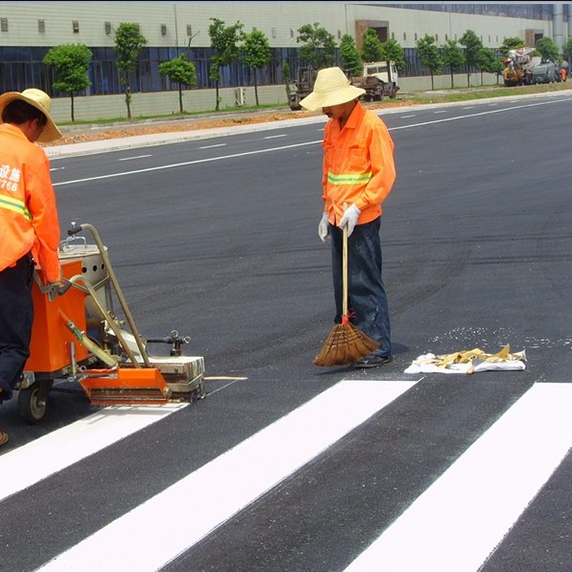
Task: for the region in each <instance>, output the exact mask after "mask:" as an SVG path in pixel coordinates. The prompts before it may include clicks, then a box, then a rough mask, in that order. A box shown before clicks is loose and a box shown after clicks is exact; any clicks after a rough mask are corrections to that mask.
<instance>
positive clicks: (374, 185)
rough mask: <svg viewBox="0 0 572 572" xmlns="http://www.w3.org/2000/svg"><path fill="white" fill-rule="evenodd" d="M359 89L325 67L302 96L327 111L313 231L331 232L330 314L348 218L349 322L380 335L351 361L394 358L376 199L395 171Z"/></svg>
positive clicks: (388, 144)
mask: <svg viewBox="0 0 572 572" xmlns="http://www.w3.org/2000/svg"><path fill="white" fill-rule="evenodd" d="M364 93H365V90H363V89H361V88H357V87H355V86H353V85H352V84H351V82H350V81H349V80H348V78H347V77H346V76H345V74H344V72H343V71H342V70H341V69H340V68H339V67H331V68H325V69H322V70H320V71H319V72H318V75H317V77H316V82H315V84H314V89H313V91H312V93H310V95H308V96H307V97H305V98H304V99H303V100H302V101H301V102H300V104H301V105H302V106H303V107H305V108H306V109H309V110H311V111H316V110H318V109H321V110H322V112H323V113H324V114H325V115H326V116H327V117H328V118H329V121H328V122H327V123H326V126H325V130H324V141H323V148H324V157H323V177H322V187H323V195H322V198H323V200H324V210H323V214H322V217H321V220H320V222H319V225H318V235H319V237H320V238H321V240H322V241H323V242H327V240H328V238H329V237H330V236H331V237H332V241H331V244H332V275H333V282H334V297H335V301H336V316H335V319H334V321H335V323H340V322H341V317H342V248H343V233H342V229H343V228H344V227H345V226H346V225H347V231H348V236H349V239H348V242H349V263H348V274H349V279H348V308H349V309H350V316H351V321H352V322H353V323H354V324H355V326H356V327H357V328H359V329H360V330H361V331H362V332H363V333H364V334H366V335H367V336H368V337H370V338H371V339H373V340H375V341H377V342H379V348H378V349H377V350H375V351H374V352H373V353H371V354H370V355H368V356H366V357H365V358H363V359H361V360H359V361H358V362H356V363H355V364H354V366H355V367H357V368H371V367H378V366H380V365H383V364H385V363H388V362H390V361H391V360H392V349H391V329H390V319H389V309H388V302H387V295H386V292H385V287H384V284H383V280H382V256H381V241H380V236H379V231H380V227H381V213H382V209H381V204H382V203H383V201H384V200H385V199H386V198H387V196H388V195H389V193H390V192H391V189H392V187H393V183H394V181H395V177H396V172H395V162H394V154H393V153H394V143H393V140H392V138H391V136H390V134H389V131H388V129H387V127H386V125H385V123H384V122H383V121H382V120H381V119H380V118H379V117H378V116H377V115H376V114H375V113H373V112H372V111H368V110H366V109H365V108H364V107H363V105H362V104H361V103H360V102H359V101H358V98H359V97H360V96H361V95H362V94H364ZM344 205H345V206H346V207H347V208H345V210H344Z"/></svg>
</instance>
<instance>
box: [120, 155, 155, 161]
mask: <svg viewBox="0 0 572 572" xmlns="http://www.w3.org/2000/svg"><path fill="white" fill-rule="evenodd" d="M152 156H153V155H150V154H148V155H137V157H123V159H117V161H134V160H135V159H146V158H147V157H152Z"/></svg>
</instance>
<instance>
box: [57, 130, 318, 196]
mask: <svg viewBox="0 0 572 572" xmlns="http://www.w3.org/2000/svg"><path fill="white" fill-rule="evenodd" d="M321 142H322V141H306V142H305V143H296V144H294V145H284V146H282V147H272V148H270V149H259V150H257V151H245V152H244V153H233V154H232V155H222V156H220V157H209V158H208V159H197V160H196V161H184V162H183V163H172V164H171V165H159V166H158V167H149V168H147V169H136V170H135V171H123V172H122V173H109V174H108V175H99V176H97V177H87V178H86V179H76V180H75V181H62V182H61V183H54V184H53V186H54V187H61V186H62V185H73V184H75V183H86V182H88V181H100V180H102V179H113V178H115V177H127V176H129V175H136V174H139V173H150V172H152V171H164V170H165V169H174V168H176V167H188V166H189V165H199V164H201V163H212V162H213V161H225V160H226V159H235V158H237V157H246V156H248V155H258V154H260V153H272V152H274V151H283V150H284V149H294V148H296V147H306V146H307V145H316V144H318V143H321Z"/></svg>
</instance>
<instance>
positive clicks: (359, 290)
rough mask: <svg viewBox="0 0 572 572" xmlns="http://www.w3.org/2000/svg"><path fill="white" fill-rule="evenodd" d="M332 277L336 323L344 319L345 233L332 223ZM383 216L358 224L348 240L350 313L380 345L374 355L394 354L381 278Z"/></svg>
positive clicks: (352, 319) (351, 317) (356, 322)
mask: <svg viewBox="0 0 572 572" xmlns="http://www.w3.org/2000/svg"><path fill="white" fill-rule="evenodd" d="M329 227H330V236H331V237H332V240H331V243H332V275H333V281H334V297H335V300H336V317H335V320H334V321H335V323H337V324H339V323H340V322H341V319H342V248H343V235H342V230H341V229H340V228H338V227H337V226H334V225H332V224H330V225H329ZM380 228H381V217H378V218H377V219H375V220H373V221H371V222H369V223H366V224H359V225H356V226H355V228H354V231H353V232H352V234H351V236H350V237H349V239H348V275H349V277H348V292H349V295H348V313H349V314H350V321H351V322H352V323H353V324H355V325H356V326H357V327H358V328H359V329H360V330H361V331H362V332H363V333H364V334H366V335H367V336H369V337H370V338H371V339H373V340H375V341H377V342H379V348H378V349H377V350H376V351H375V352H374V354H375V355H381V356H390V355H391V328H390V322H389V308H388V303H387V294H386V293H385V288H384V286H383V280H382V278H381V266H382V259H381V240H380V238H379V230H380Z"/></svg>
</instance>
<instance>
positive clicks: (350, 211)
mask: <svg viewBox="0 0 572 572" xmlns="http://www.w3.org/2000/svg"><path fill="white" fill-rule="evenodd" d="M360 214H361V211H360V210H359V209H358V208H357V207H356V206H355V205H350V206H349V207H348V208H347V209H346V212H345V213H344V216H343V217H342V219H341V220H340V228H344V226H346V224H347V225H348V236H350V235H351V233H352V232H353V231H354V227H355V225H356V223H357V221H358V218H359V215H360Z"/></svg>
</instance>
